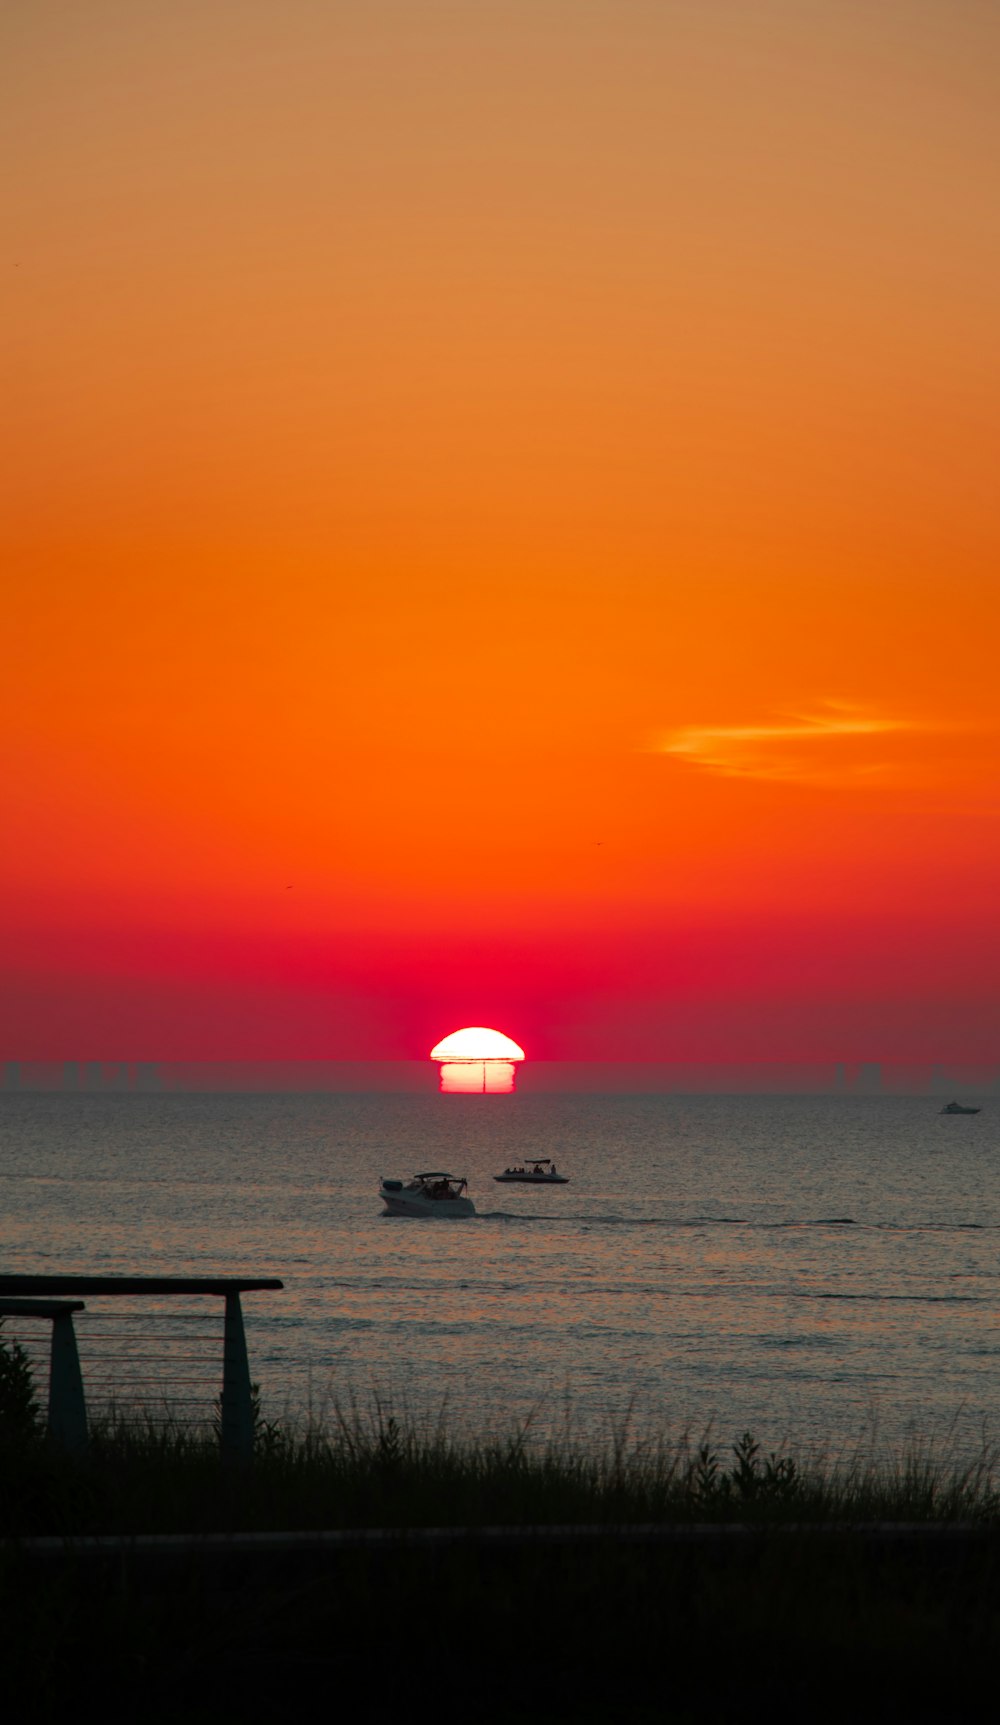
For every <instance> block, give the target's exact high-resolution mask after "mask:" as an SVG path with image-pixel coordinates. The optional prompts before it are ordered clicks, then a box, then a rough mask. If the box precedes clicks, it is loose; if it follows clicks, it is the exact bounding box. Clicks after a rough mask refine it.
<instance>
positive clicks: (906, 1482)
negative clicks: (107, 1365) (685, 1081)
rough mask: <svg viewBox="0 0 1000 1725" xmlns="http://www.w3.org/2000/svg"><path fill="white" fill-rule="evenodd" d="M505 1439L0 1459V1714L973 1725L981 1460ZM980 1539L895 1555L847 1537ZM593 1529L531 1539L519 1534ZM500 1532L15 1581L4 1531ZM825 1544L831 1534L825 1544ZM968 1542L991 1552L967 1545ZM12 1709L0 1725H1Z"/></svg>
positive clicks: (398, 1423) (81, 1562)
mask: <svg viewBox="0 0 1000 1725" xmlns="http://www.w3.org/2000/svg"><path fill="white" fill-rule="evenodd" d="M530 1437H531V1433H530V1431H528V1430H520V1431H513V1432H511V1433H509V1434H507V1435H500V1436H496V1437H493V1438H489V1439H482V1440H480V1441H478V1442H473V1441H466V1440H462V1441H460V1440H458V1439H457V1438H453V1437H451V1436H449V1433H448V1430H447V1428H446V1426H445V1424H444V1423H443V1422H442V1423H439V1424H438V1425H436V1426H429V1427H421V1426H419V1425H417V1424H414V1423H412V1422H407V1421H405V1420H401V1419H398V1418H397V1417H395V1416H394V1414H393V1413H392V1412H390V1411H389V1410H387V1409H385V1408H380V1407H379V1406H378V1405H377V1404H375V1405H374V1406H373V1407H372V1408H370V1409H367V1410H361V1409H358V1408H357V1407H349V1408H347V1409H344V1410H341V1411H340V1412H339V1413H337V1412H336V1411H335V1414H334V1418H333V1419H332V1421H331V1422H330V1423H329V1424H328V1426H327V1428H326V1429H324V1430H320V1429H313V1430H305V1431H301V1432H299V1433H293V1432H289V1431H287V1430H283V1429H281V1428H279V1427H276V1426H274V1425H268V1424H266V1423H265V1422H263V1421H261V1422H259V1425H258V1444H257V1455H256V1459H255V1462H254V1465H253V1466H252V1467H251V1468H243V1469H240V1468H236V1469H227V1468H225V1467H223V1466H221V1465H220V1459H219V1454H218V1449H217V1446H216V1445H215V1443H214V1441H213V1440H212V1439H211V1437H210V1436H206V1437H203V1438H199V1437H195V1436H192V1435H191V1434H190V1433H185V1432H182V1431H181V1430H179V1429H177V1428H172V1427H171V1425H170V1424H169V1422H163V1423H156V1422H150V1421H145V1422H143V1421H135V1420H132V1421H129V1420H125V1419H123V1418H121V1417H118V1418H116V1419H112V1420H108V1421H107V1422H105V1423H104V1424H103V1425H101V1424H99V1425H98V1426H97V1428H96V1429H95V1431H94V1434H93V1441H92V1444H91V1449H90V1453H89V1455H88V1456H87V1457H86V1458H83V1459H80V1460H78V1461H73V1460H71V1459H70V1458H68V1457H65V1456H61V1455H59V1454H58V1453H56V1452H54V1451H53V1450H52V1449H51V1448H50V1446H49V1445H48V1444H47V1443H46V1442H45V1441H44V1440H43V1439H40V1438H38V1437H35V1438H33V1439H31V1440H29V1441H20V1440H19V1441H18V1442H17V1443H13V1442H9V1441H8V1442H5V1443H4V1446H3V1448H4V1453H3V1455H2V1456H0V1516H2V1526H3V1529H4V1532H5V1534H6V1535H7V1540H6V1542H5V1543H3V1544H2V1545H0V1602H2V1605H3V1621H4V1626H5V1630H6V1635H7V1645H8V1647H9V1648H11V1649H16V1650H17V1654H16V1658H13V1657H11V1658H9V1659H8V1661H7V1662H6V1670H5V1698H6V1699H7V1701H8V1704H9V1706H10V1707H11V1708H12V1709H15V1710H16V1711H17V1716H19V1717H24V1718H30V1719H33V1720H34V1719H37V1720H44V1721H48V1720H62V1719H64V1718H66V1717H68V1716H69V1715H70V1714H71V1713H75V1712H77V1711H79V1708H80V1703H81V1699H82V1698H86V1699H87V1700H88V1701H90V1702H91V1703H92V1704H93V1706H94V1708H95V1710H97V1711H99V1712H100V1715H101V1716H102V1717H103V1718H104V1719H107V1720H114V1719H118V1718H121V1719H125V1718H128V1719H130V1720H131V1719H135V1718H140V1717H141V1718H142V1719H143V1720H144V1721H145V1722H149V1721H155V1722H157V1725H166V1722H167V1721H173V1720H181V1719H183V1720H184V1721H185V1722H186V1725H200V1722H201V1721H206V1722H207V1721H209V1720H212V1721H213V1725H214V1722H215V1721H218V1720H228V1719H236V1718H238V1719H239V1720H240V1721H241V1725H242V1722H243V1721H253V1720H261V1721H264V1720H267V1721H268V1725H273V1721H274V1720H275V1719H282V1718H287V1717H290V1716H293V1715H294V1714H295V1713H296V1712H298V1711H301V1710H302V1709H303V1708H304V1707H306V1706H310V1707H312V1706H315V1705H317V1704H321V1705H323V1706H324V1707H325V1708H327V1709H330V1710H332V1711H334V1712H339V1711H342V1710H343V1708H344V1706H345V1705H346V1704H347V1701H348V1698H349V1697H353V1701H352V1710H353V1711H354V1712H355V1713H357V1714H358V1715H359V1716H360V1717H361V1718H363V1719H364V1720H365V1721H375V1722H382V1721H386V1722H388V1721H390V1720H391V1721H392V1722H393V1725H399V1722H400V1721H403V1722H406V1721H409V1720H416V1719H420V1718H423V1717H425V1716H433V1717H434V1718H435V1719H437V1720H442V1721H450V1720H458V1719H459V1718H461V1719H462V1720H463V1721H467V1720H469V1719H472V1720H475V1721H476V1722H477V1725H478V1722H479V1721H496V1722H503V1725H506V1722H507V1721H510V1722H511V1725H513V1722H514V1721H515V1720H516V1721H548V1720H559V1721H563V1720H564V1721H574V1722H575V1721H586V1722H591V1721H592V1722H594V1725H597V1722H599V1721H605V1720H607V1721H610V1720H626V1721H654V1720H656V1721H661V1720H662V1721H681V1722H683V1721H692V1722H693V1721H699V1722H701V1721H704V1720H716V1719H718V1720H723V1719H725V1720H727V1721H728V1720H731V1719H733V1718H740V1719H744V1720H746V1719H750V1720H753V1719H757V1718H767V1720H768V1721H769V1722H772V1721H778V1720H793V1719H794V1720H796V1721H802V1720H808V1721H810V1722H811V1721H814V1720H822V1721H834V1720H837V1721H840V1720H843V1719H848V1718H849V1719H851V1720H852V1721H856V1720H873V1721H874V1720H878V1721H879V1725H886V1721H894V1720H899V1721H906V1722H907V1725H909V1722H911V1721H917V1720H940V1719H948V1720H957V1721H960V1720H965V1719H972V1718H981V1716H982V1715H981V1712H977V1710H976V1709H977V1706H978V1696H977V1690H978V1688H979V1687H980V1686H981V1685H982V1683H983V1682H986V1681H988V1682H992V1681H993V1671H994V1669H995V1662H996V1654H997V1650H998V1648H1000V1585H998V1583H1000V1516H998V1508H1000V1505H998V1498H997V1492H996V1488H995V1484H994V1473H995V1461H996V1458H995V1457H994V1455H993V1453H992V1451H990V1450H989V1449H987V1448H985V1447H984V1449H983V1452H982V1454H981V1456H980V1457H979V1458H978V1460H977V1461H975V1462H974V1463H972V1464H969V1465H965V1466H958V1465H957V1464H956V1463H955V1462H954V1461H950V1460H949V1458H948V1456H947V1454H944V1455H942V1456H937V1457H936V1456H935V1455H934V1454H933V1453H931V1452H930V1451H926V1452H922V1451H920V1450H919V1449H916V1448H915V1449H913V1450H912V1451H911V1452H910V1453H909V1454H908V1455H907V1456H904V1457H901V1458H900V1459H898V1460H896V1461H892V1460H885V1459H883V1460H882V1461H880V1462H878V1461H874V1460H872V1459H871V1458H870V1457H866V1456H864V1455H862V1454H860V1453H859V1455H858V1456H856V1457H854V1458H850V1457H846V1458H840V1460H839V1461H838V1462H837V1463H836V1464H830V1465H829V1466H824V1465H823V1464H821V1463H817V1462H812V1463H810V1464H809V1465H805V1464H801V1465H797V1464H796V1461H795V1458H793V1457H790V1456H787V1455H783V1454H774V1455H765V1454H764V1453H763V1452H762V1451H761V1449H760V1448H758V1446H757V1445H756V1442H755V1440H754V1439H753V1438H752V1437H749V1436H748V1435H746V1434H744V1435H743V1436H742V1437H738V1438H737V1439H736V1441H735V1442H734V1443H732V1444H723V1443H718V1444H716V1443H714V1442H713V1441H712V1439H711V1438H707V1439H701V1438H698V1439H690V1438H684V1437H682V1438H680V1439H678V1440H676V1441H668V1440H664V1441H663V1442H662V1443H655V1442H649V1441H639V1440H638V1439H637V1438H635V1437H634V1436H633V1435H632V1434H631V1431H630V1426H629V1422H628V1421H627V1420H623V1422H622V1423H621V1426H620V1428H619V1429H618V1431H617V1432H616V1433H614V1434H612V1436H611V1438H610V1439H609V1442H608V1444H607V1445H606V1446H605V1448H604V1449H603V1450H601V1449H598V1450H594V1449H592V1448H587V1447H584V1446H582V1445H581V1446H575V1445H573V1444H572V1443H570V1442H569V1440H568V1439H567V1440H565V1441H563V1442H561V1443H555V1442H554V1443H552V1444H550V1445H548V1446H546V1445H541V1444H536V1443H534V1442H532V1441H529V1439H530ZM884 1521H893V1522H926V1523H928V1524H932V1523H941V1522H954V1521H962V1522H965V1523H970V1522H971V1523H975V1524H977V1525H978V1526H979V1528H981V1529H982V1533H981V1534H979V1535H975V1536H973V1537H972V1538H970V1539H969V1540H967V1541H954V1540H951V1539H943V1540H942V1539H930V1540H928V1541H927V1542H925V1543H924V1544H917V1545H916V1546H913V1545H910V1546H907V1547H906V1548H905V1549H904V1548H902V1547H898V1546H894V1545H893V1544H892V1542H888V1543H886V1542H884V1541H882V1542H880V1541H879V1539H878V1538H875V1537H869V1536H867V1535H865V1534H864V1533H861V1532H859V1531H858V1524H862V1523H872V1522H884ZM648 1522H663V1523H671V1522H673V1523H692V1522H697V1523H701V1524H707V1525H712V1524H718V1523H733V1522H741V1523H744V1524H748V1525H749V1526H750V1527H751V1528H752V1529H753V1530H754V1531H753V1533H752V1536H751V1537H749V1538H743V1539H740V1540H737V1541H728V1540H725V1539H723V1540H712V1539H711V1538H709V1539H706V1540H700V1539H699V1540H693V1541H690V1542H685V1543H679V1544H675V1543H668V1544H645V1545H642V1544H635V1543H630V1542H629V1541H628V1539H626V1538H623V1537H621V1533H622V1530H623V1529H624V1528H626V1527H627V1526H629V1525H633V1526H634V1525H635V1524H637V1523H648ZM571 1524H577V1525H580V1524H586V1525H588V1526H594V1525H596V1526H599V1527H600V1526H603V1527H605V1528H606V1529H607V1538H606V1539H604V1538H599V1539H597V1540H596V1541H593V1542H589V1543H586V1544H580V1543H577V1544H573V1543H572V1542H565V1543H562V1544H545V1543H542V1542H539V1541H537V1540H533V1539H532V1537H531V1535H530V1533H529V1532H528V1531H527V1530H528V1529H530V1528H532V1527H539V1526H550V1527H551V1526H559V1525H563V1526H564V1525H571ZM494 1525H507V1526H521V1527H524V1528H525V1530H526V1534H525V1539H524V1541H523V1542H522V1543H516V1544H513V1545H505V1546H491V1545H488V1544H483V1543H482V1542H477V1541H475V1540H462V1539H460V1540H458V1541H456V1542H455V1543H454V1544H450V1545H447V1546H445V1547H440V1546H435V1547H427V1546H421V1545H419V1544H410V1545H407V1544H406V1543H405V1542H404V1543H403V1544H394V1545H391V1546H388V1547H381V1548H375V1549H370V1548H362V1549H347V1550H338V1551H336V1552H334V1553H329V1552H328V1553H320V1554H316V1553H311V1554H304V1555H302V1556H301V1557H296V1556H292V1557H291V1558H289V1557H288V1556H287V1555H286V1556H282V1555H280V1554H277V1555H276V1556H275V1557H274V1559H273V1560H272V1559H271V1558H270V1557H268V1558H267V1559H266V1560H265V1561H263V1562H261V1561H256V1562H254V1563H253V1564H251V1565H246V1566H244V1565H243V1560H241V1559H240V1558H239V1557H238V1556H237V1557H234V1558H232V1559H231V1560H227V1561H226V1562H225V1563H224V1564H222V1565H220V1564H218V1563H217V1562H214V1561H209V1559H208V1558H207V1557H206V1556H204V1554H199V1552H198V1551H197V1550H195V1551H190V1550H189V1551H186V1552H184V1553H182V1554H180V1555H179V1556H178V1557H177V1558H176V1559H172V1560H171V1561H170V1562H167V1563H159V1562H157V1563H153V1564H149V1563H146V1562H144V1561H143V1560H142V1559H141V1558H136V1559H134V1560H133V1559H131V1558H129V1557H127V1556H124V1557H123V1556H120V1555H119V1556H114V1557H111V1558H107V1559H101V1560H95V1559H94V1558H93V1557H87V1556H85V1555H78V1554H77V1553H76V1552H75V1551H74V1547H73V1543H72V1539H70V1541H69V1544H68V1545H67V1547H66V1549H65V1553H64V1554H63V1555H61V1556H60V1557H59V1559H58V1561H57V1562H53V1561H52V1560H51V1559H50V1558H48V1559H45V1560H44V1561H43V1560H40V1559H38V1558H37V1557H35V1556H34V1555H33V1554H32V1552H31V1551H30V1550H28V1549H24V1548H19V1546H18V1544H17V1541H16V1540H14V1541H11V1539H10V1536H11V1535H12V1534H20V1535H25V1534H28V1533H60V1534H63V1535H68V1536H72V1535H83V1534H87V1533H123V1534H124V1533H137V1532H150V1533H153V1532H163V1533H177V1532H183V1533H199V1532H209V1531H230V1530H243V1529H245V1530H265V1529H324V1530H325V1529H334V1528H349V1527H362V1526H365V1527H391V1528H400V1529H403V1528H418V1527H422V1526H424V1527H443V1526H453V1527H488V1526H494ZM849 1526H850V1527H852V1528H853V1529H854V1531H848V1528H849ZM994 1527H996V1528H997V1532H996V1534H995V1535H994V1532H993V1529H994ZM13 1716H14V1713H12V1717H13Z"/></svg>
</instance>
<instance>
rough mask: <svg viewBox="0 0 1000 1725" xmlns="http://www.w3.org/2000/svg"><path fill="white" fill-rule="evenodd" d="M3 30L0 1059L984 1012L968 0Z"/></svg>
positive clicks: (449, 11) (984, 556) (992, 309)
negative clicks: (476, 1029) (12, 172)
mask: <svg viewBox="0 0 1000 1725" xmlns="http://www.w3.org/2000/svg"><path fill="white" fill-rule="evenodd" d="M0 29H2V35H3V41H2V42H0V60H2V64H3V66H4V68H5V72H4V77H5V80H6V82H7V85H8V88H7V90H6V91H5V95H4V101H3V103H2V105H0V113H2V119H0V125H2V126H3V127H4V128H5V130H6V133H7V137H6V139H5V145H6V155H7V159H8V160H13V159H16V160H17V162H18V164H19V167H18V174H17V179H16V184H15V185H14V187H13V189H12V191H11V193H10V195H9V197H8V200H7V209H6V211H5V220H4V227H3V231H4V247H3V252H4V255H3V258H2V268H0V291H2V293H3V297H4V303H3V307H2V317H3V325H4V329H5V331H6V332H7V334H8V336H9V337H11V338H12V340H11V341H10V344H9V345H10V356H9V363H8V371H9V382H8V384H7V386H6V387H5V391H4V398H5V403H6V409H5V413H4V416H3V423H2V431H0V435H2V438H3V451H2V462H0V484H2V486H3V490H4V493H5V497H4V510H3V522H4V525H3V529H2V532H3V551H4V565H5V568H6V570H7V572H8V578H7V581H6V582H5V595H4V599H3V612H2V615H3V620H4V630H3V638H4V645H5V649H6V651H5V653H4V675H3V678H2V679H0V702H2V705H3V709H4V725H3V732H4V735H3V778H2V784H3V811H4V825H5V827H6V829H7V830H8V832H9V835H10V842H9V843H7V844H6V845H5V846H4V852H3V858H2V860H0V875H2V890H3V905H4V925H5V938H4V942H3V966H4V972H5V977H4V988H3V1004H2V1008H0V1055H2V1056H5V1057H9V1058H18V1057H20V1058H49V1057H52V1058H62V1057H71V1056H72V1057H79V1058H105V1059H111V1058H123V1059H124V1058H132V1059H136V1058H145V1059H155V1058H174V1059H181V1058H197V1057H199V1056H203V1057H205V1058H241V1057H242V1058H253V1057H256V1058H266V1057H273V1058H295V1057H301V1058H320V1057H328V1058H332V1059H337V1058H343V1059H349V1058H381V1057H385V1058H397V1059H398V1058H412V1057H418V1056H420V1055H422V1054H423V1053H424V1052H426V1049H427V1047H429V1045H430V1043H431V1042H433V1041H435V1040H436V1039H437V1038H438V1036H440V1035H442V1034H444V1033H445V1032H446V1031H447V1030H449V1029H453V1028H454V1027H455V1025H456V1024H460V1023H470V1022H471V1023H480V1022H482V1023H487V1024H488V1023H491V1022H497V1023H499V1024H500V1026H501V1028H503V1029H505V1030H507V1031H508V1032H509V1033H510V1034H512V1035H514V1036H515V1037H517V1039H518V1040H519V1041H520V1042H522V1043H523V1044H524V1046H525V1048H526V1051H527V1053H528V1056H529V1058H530V1057H531V1056H532V1055H534V1056H535V1057H548V1058H553V1059H587V1058H597V1059H600V1058H624V1059H628V1058H641V1059H656V1058H661V1059H665V1060H670V1059H698V1058H706V1059H716V1060H718V1059H729V1060H739V1059H744V1058H755V1057H763V1056H769V1057H771V1058H775V1059H789V1058H802V1059H878V1058H885V1059H889V1058H897V1059H901V1058H907V1057H912V1058H915V1059H916V1058H920V1059H927V1058H929V1059H934V1058H937V1059H946V1058H949V1057H952V1058H968V1059H977V1060H986V1059H992V1058H998V1057H1000V1056H998V1043H1000V1038H998V1031H1000V1012H998V985H997V980H996V979H997V975H998V966H997V961H998V958H1000V910H998V908H997V905H996V902H995V901H996V899H997V897H998V895H997V893H996V887H995V882H996V879H997V874H998V869H997V864H998V861H1000V856H998V853H1000V844H998V837H1000V821H998V794H997V778H996V760H997V733H998V726H1000V692H998V680H997V677H996V675H995V671H994V661H995V659H996V643H997V626H998V622H1000V587H998V579H997V550H998V539H1000V532H998V524H997V523H998V518H997V511H996V503H995V491H996V480H995V473H996V467H997V450H998V438H997V431H998V418H1000V406H998V403H1000V389H998V382H1000V379H998V376H997V373H998V347H997V336H996V305H997V303H998V301H1000V230H998V227H997V223H996V220H995V207H996V176H997V164H998V145H1000V103H998V101H997V91H996V70H997V66H998V65H1000V13H998V12H997V11H996V9H995V8H992V7H989V6H986V5H983V4H981V3H979V0H948V3H947V4H946V3H945V0H881V3H880V4H879V5H878V6H872V5H871V4H870V0H755V3H754V4H753V5H748V4H746V0H655V3H654V0H468V3H467V4H457V3H454V0H452V3H449V4H444V3H441V0H421V3H420V4H419V5H416V4H414V3H413V0H338V3H336V4H330V3H329V0H282V3H281V4H278V3H277V0H204V3H203V4H199V5H197V6H193V5H191V6H189V5H176V6H175V5H168V4H165V3H164V0H155V3H154V0H115V3H111V0H89V3H88V5H87V6H86V7H81V6H79V5H78V4H76V3H75V0H73V3H70V0H34V3H33V4H32V6H30V7H25V8H8V9H7V11H6V12H5V14H4V18H3V21H2V26H0Z"/></svg>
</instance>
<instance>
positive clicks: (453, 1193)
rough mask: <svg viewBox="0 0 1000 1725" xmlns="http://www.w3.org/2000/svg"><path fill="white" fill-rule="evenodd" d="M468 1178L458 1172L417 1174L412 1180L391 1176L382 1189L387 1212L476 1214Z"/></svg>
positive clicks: (444, 1216)
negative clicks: (469, 1192)
mask: <svg viewBox="0 0 1000 1725" xmlns="http://www.w3.org/2000/svg"><path fill="white" fill-rule="evenodd" d="M468 1184H469V1183H468V1181H467V1180H463V1179H462V1178H461V1176H460V1175H458V1174H442V1173H433V1172H432V1173H430V1174H414V1176H413V1178H412V1179H411V1180H387V1179H386V1178H385V1175H383V1176H382V1181H381V1184H380V1186H379V1189H378V1195H379V1197H380V1198H381V1200H382V1202H383V1204H384V1205H385V1209H384V1210H383V1212H382V1214H383V1216H431V1217H435V1218H438V1217H441V1218H447V1217H449V1216H474V1215H475V1213H476V1206H475V1204H474V1203H473V1202H472V1199H471V1198H470V1197H468V1196H467V1188H468Z"/></svg>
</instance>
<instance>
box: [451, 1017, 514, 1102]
mask: <svg viewBox="0 0 1000 1725" xmlns="http://www.w3.org/2000/svg"><path fill="white" fill-rule="evenodd" d="M431 1059H432V1060H436V1061H438V1062H439V1065H440V1075H439V1081H438V1089H439V1090H441V1091H442V1092H444V1093H446V1094H448V1095H452V1096H471V1095H480V1096H505V1095H510V1093H511V1091H512V1090H513V1089H514V1088H515V1080H516V1071H517V1068H516V1062H517V1061H519V1060H523V1059H524V1049H523V1048H522V1047H521V1046H520V1044H519V1043H517V1042H514V1041H513V1040H512V1038H511V1037H509V1036H504V1034H503V1032H502V1031H499V1030H488V1029H487V1028H486V1026H485V1025H483V1024H472V1025H468V1026H466V1028H465V1029H464V1030H453V1031H452V1033H451V1035H450V1036H445V1037H443V1038H442V1040H441V1041H440V1042H436V1043H435V1044H434V1047H433V1048H432V1049H431Z"/></svg>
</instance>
